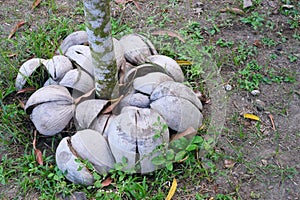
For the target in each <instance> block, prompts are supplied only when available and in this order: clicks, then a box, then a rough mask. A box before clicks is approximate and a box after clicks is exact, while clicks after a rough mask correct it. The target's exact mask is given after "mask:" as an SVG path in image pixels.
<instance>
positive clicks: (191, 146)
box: [186, 144, 198, 151]
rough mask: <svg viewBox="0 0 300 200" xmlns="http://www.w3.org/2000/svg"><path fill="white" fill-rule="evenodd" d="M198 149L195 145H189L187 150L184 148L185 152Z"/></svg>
mask: <svg viewBox="0 0 300 200" xmlns="http://www.w3.org/2000/svg"><path fill="white" fill-rule="evenodd" d="M197 148H198V145H196V144H190V145H189V146H188V147H187V148H186V150H187V151H194V150H195V149H197Z"/></svg>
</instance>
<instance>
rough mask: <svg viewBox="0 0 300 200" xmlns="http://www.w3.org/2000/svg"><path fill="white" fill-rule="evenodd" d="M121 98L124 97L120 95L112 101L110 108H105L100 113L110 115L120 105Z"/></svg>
mask: <svg viewBox="0 0 300 200" xmlns="http://www.w3.org/2000/svg"><path fill="white" fill-rule="evenodd" d="M123 97H124V95H121V96H120V97H119V98H117V99H115V100H113V101H114V103H112V104H111V105H110V106H108V107H107V108H105V109H104V110H103V112H102V113H103V114H107V113H110V112H111V111H112V110H113V109H114V108H115V107H116V106H117V105H118V104H119V103H120V101H121V100H122V99H123Z"/></svg>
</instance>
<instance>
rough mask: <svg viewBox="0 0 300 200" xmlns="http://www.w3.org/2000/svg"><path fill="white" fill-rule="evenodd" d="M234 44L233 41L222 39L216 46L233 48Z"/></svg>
mask: <svg viewBox="0 0 300 200" xmlns="http://www.w3.org/2000/svg"><path fill="white" fill-rule="evenodd" d="M233 44H234V42H233V41H229V42H227V41H225V40H223V39H222V38H220V39H218V41H217V42H216V45H218V46H220V47H232V46H233Z"/></svg>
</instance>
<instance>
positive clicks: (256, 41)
mask: <svg viewBox="0 0 300 200" xmlns="http://www.w3.org/2000/svg"><path fill="white" fill-rule="evenodd" d="M253 45H254V46H256V47H258V48H259V47H261V46H262V44H261V42H260V41H259V40H255V41H254V42H253Z"/></svg>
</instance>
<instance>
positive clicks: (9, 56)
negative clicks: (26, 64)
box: [7, 53, 17, 58]
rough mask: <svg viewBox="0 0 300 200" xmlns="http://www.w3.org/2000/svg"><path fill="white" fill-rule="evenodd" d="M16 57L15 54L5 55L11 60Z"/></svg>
mask: <svg viewBox="0 0 300 200" xmlns="http://www.w3.org/2000/svg"><path fill="white" fill-rule="evenodd" d="M16 55H17V54H15V53H12V54H9V55H7V57H8V58H12V57H15V56H16Z"/></svg>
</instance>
